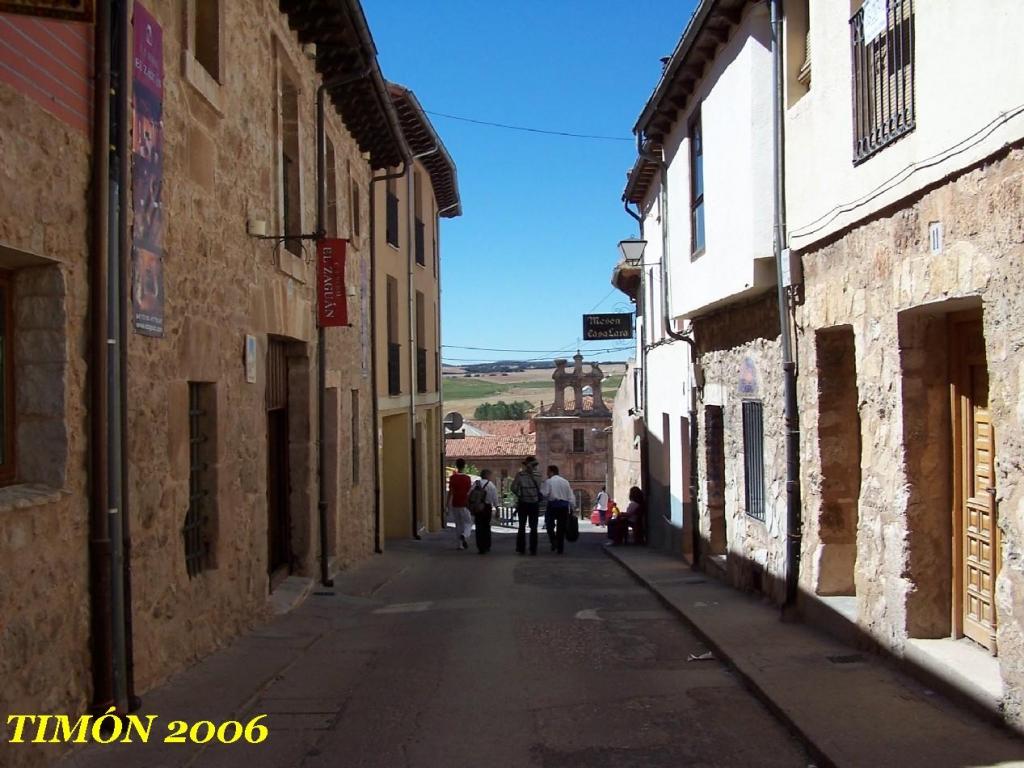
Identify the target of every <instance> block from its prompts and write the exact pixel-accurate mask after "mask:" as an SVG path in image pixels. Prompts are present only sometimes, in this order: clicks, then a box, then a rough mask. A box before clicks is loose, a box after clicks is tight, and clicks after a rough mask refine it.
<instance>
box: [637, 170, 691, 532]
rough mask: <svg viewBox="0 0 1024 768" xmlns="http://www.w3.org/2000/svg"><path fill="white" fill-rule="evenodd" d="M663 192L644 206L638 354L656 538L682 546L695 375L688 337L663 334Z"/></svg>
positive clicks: (651, 194) (654, 188)
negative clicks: (641, 349) (687, 429)
mask: <svg viewBox="0 0 1024 768" xmlns="http://www.w3.org/2000/svg"><path fill="white" fill-rule="evenodd" d="M660 194H661V186H660V184H653V185H652V187H651V190H650V192H649V195H648V199H647V200H646V201H645V204H644V206H643V210H644V227H643V233H644V238H645V239H646V240H647V242H648V245H647V248H646V250H645V252H644V292H645V295H644V299H645V301H644V312H643V315H642V321H641V322H642V324H643V326H644V328H645V331H646V332H645V337H646V338H645V340H646V342H647V346H648V349H647V354H646V357H645V358H644V357H641V358H640V359H641V360H644V359H645V360H646V370H645V375H646V376H647V402H646V405H645V410H644V416H645V421H646V424H647V444H648V450H649V454H648V461H649V466H650V472H651V481H652V483H651V485H652V486H653V488H646V489H645V493H647V495H648V497H649V501H650V514H651V525H652V528H651V531H652V543H655V544H661V545H664V546H666V547H668V548H670V549H678V548H679V546H680V542H682V531H683V503H684V501H685V500H687V499H688V497H689V487H688V483H687V478H686V477H685V476H684V467H685V466H688V463H689V454H688V453H686V452H685V451H684V448H685V446H684V444H683V441H682V439H681V436H680V429H679V425H680V422H679V419H680V417H688V415H689V414H688V412H689V402H690V387H691V382H692V380H693V379H692V372H691V367H690V348H689V346H688V345H687V344H686V343H685V342H681V341H675V340H672V339H670V338H669V337H668V335H667V334H666V333H665V324H664V311H663V305H664V299H663V282H662V280H663V276H662V269H661V262H662V254H663V247H662V244H663V240H662V234H663V230H662V223H663V222H662V218H661V209H662V206H661V202H662V201H661V198H660ZM665 414H668V417H669V429H668V432H667V433H666V432H665V430H664V426H663V424H664V415H665ZM652 490H653V493H652ZM620 495H621V493H620ZM655 528H657V530H655Z"/></svg>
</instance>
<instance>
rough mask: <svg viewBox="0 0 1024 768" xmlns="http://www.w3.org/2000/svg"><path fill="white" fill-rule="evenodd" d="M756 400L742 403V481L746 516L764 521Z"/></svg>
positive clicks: (759, 416)
mask: <svg viewBox="0 0 1024 768" xmlns="http://www.w3.org/2000/svg"><path fill="white" fill-rule="evenodd" d="M762 410H763V407H762V404H761V402H760V401H758V400H744V401H743V481H744V483H743V484H744V489H745V493H746V502H747V514H748V515H750V516H751V517H753V518H756V519H758V520H764V421H763V419H762Z"/></svg>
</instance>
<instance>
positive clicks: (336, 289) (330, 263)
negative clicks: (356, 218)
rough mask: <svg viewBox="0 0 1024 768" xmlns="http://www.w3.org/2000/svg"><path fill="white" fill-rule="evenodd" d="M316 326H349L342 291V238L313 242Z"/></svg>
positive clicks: (343, 254)
mask: <svg viewBox="0 0 1024 768" xmlns="http://www.w3.org/2000/svg"><path fill="white" fill-rule="evenodd" d="M316 285H317V311H316V319H317V327H318V328H336V327H338V326H342V325H348V324H349V322H348V306H346V303H345V302H346V300H347V296H346V291H345V241H344V240H340V239H337V238H324V239H322V240H317V241H316Z"/></svg>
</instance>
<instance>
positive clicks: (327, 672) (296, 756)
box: [26, 526, 808, 768]
mask: <svg viewBox="0 0 1024 768" xmlns="http://www.w3.org/2000/svg"><path fill="white" fill-rule="evenodd" d="M587 527H588V528H589V526H587ZM495 534H496V535H495V545H494V550H493V552H492V553H491V554H489V555H487V556H483V557H482V556H479V555H478V554H477V553H476V551H475V549H473V548H470V549H469V550H467V551H462V550H457V549H455V548H454V547H453V545H452V534H451V531H450V530H449V531H448V532H447V535H445V534H432V535H430V536H429V537H426V538H424V540H422V541H420V542H401V543H395V544H389V547H388V552H387V554H385V555H384V556H382V557H378V558H375V559H373V560H371V561H369V562H368V563H364V564H363V565H361V566H359V567H357V568H355V569H353V570H352V571H350V572H348V573H345V574H342V575H341V576H340V578H339V579H338V580H337V581H336V583H335V587H334V588H333V589H331V590H321V592H329V593H330V594H322V593H321V594H314V595H311V596H310V597H309V598H308V599H307V600H306V601H305V602H304V603H303V604H302V605H301V606H299V607H298V608H297V609H295V610H294V611H293V612H291V613H289V614H287V615H284V616H281V617H279V618H277V619H275V620H274V621H272V622H271V623H269V624H268V625H265V626H263V627H262V628H261V629H259V630H257V631H255V632H253V633H251V634H249V635H247V636H245V637H243V638H242V639H240V640H239V641H237V642H236V643H234V644H233V645H232V646H231V647H230V648H228V649H226V650H224V651H221V652H218V653H215V654H213V655H212V656H211V657H209V658H208V659H207V660H204V661H203V662H201V663H200V664H198V665H197V666H195V667H193V668H192V669H191V670H189V671H188V672H186V673H185V674H184V675H182V676H180V677H179V678H178V679H175V680H173V681H172V682H171V683H170V684H168V685H166V686H164V687H163V688H161V689H158V690H157V691H154V692H153V693H152V695H151V696H149V697H148V698H147V700H146V702H145V705H144V708H143V713H141V714H157V715H158V716H159V719H158V720H157V721H156V726H155V727H154V730H153V738H152V739H151V740H150V743H148V744H132V745H123V744H116V745H115V744H111V745H110V746H99V745H90V746H87V747H84V748H82V749H81V750H80V751H77V752H74V753H72V754H71V755H70V756H69V757H68V759H67V760H65V762H64V763H63V764H64V765H68V766H77V767H86V766H100V765H117V766H119V768H130V766H157V765H160V766H171V765H194V766H219V767H225V766H246V767H247V768H255V767H256V766H309V767H310V768H312V767H313V766H346V767H351V766H381V767H384V766H387V767H388V768H391V767H393V766H423V767H424V768H426V767H427V766H466V767H467V768H469V767H470V766H484V765H486V766H493V767H494V768H499V767H500V766H509V767H511V766H515V767H517V768H520V767H523V766H544V767H548V768H555V767H556V766H557V767H558V768H562V767H564V766H587V767H588V768H600V767H603V766H670V765H671V766H680V765H684V766H736V765H759V766H805V765H807V764H808V760H807V759H806V757H805V755H804V753H803V751H802V749H801V747H800V745H799V744H798V743H797V742H795V741H794V740H793V739H792V738H791V737H790V736H789V734H788V733H787V732H786V730H785V729H784V728H783V727H782V726H781V725H780V724H779V723H778V722H777V721H776V720H774V719H773V717H772V716H771V715H770V714H769V713H768V711H767V710H766V709H765V708H764V707H763V706H762V705H761V704H760V703H759V702H758V701H757V700H756V699H755V698H754V697H753V696H752V695H751V694H750V693H749V692H748V691H747V690H745V689H744V688H743V687H742V685H741V684H740V683H739V682H738V681H737V680H736V679H734V678H733V677H732V676H731V675H730V673H729V672H728V671H727V670H726V668H725V667H724V666H723V665H722V664H721V663H720V662H718V661H715V660H693V661H689V660H688V657H690V656H691V655H693V656H699V655H701V654H703V653H704V652H705V651H706V648H705V647H704V646H702V644H701V643H700V641H699V640H698V639H697V638H696V637H694V636H693V635H692V634H690V632H689V631H687V629H685V627H684V626H683V624H682V623H681V622H680V620H679V619H678V618H677V617H675V616H674V615H673V614H671V613H669V612H668V611H667V610H665V609H664V608H663V607H662V606H661V604H660V603H659V602H658V601H657V600H656V598H655V597H653V596H652V595H651V594H650V593H649V592H648V591H647V590H646V589H644V588H643V587H642V586H640V585H639V584H638V583H637V582H635V581H634V580H633V579H632V578H631V577H630V576H629V575H628V574H627V572H626V571H625V570H624V569H623V568H622V567H621V566H619V565H618V564H616V563H615V562H614V561H612V560H611V559H610V558H607V557H605V556H604V554H603V553H602V552H601V551H600V550H601V542H602V539H603V534H602V533H600V532H597V531H585V532H584V533H583V534H582V535H581V537H580V540H579V542H577V543H576V544H574V545H571V546H570V547H569V548H568V550H567V553H566V555H565V556H562V557H558V556H556V555H554V554H552V553H550V552H549V551H547V550H548V548H547V547H546V546H544V545H545V543H546V542H545V539H543V538H542V540H541V550H540V552H539V553H538V556H537V557H529V556H525V557H523V556H518V555H516V554H515V552H514V537H513V536H512V535H511V534H510V533H508V532H506V531H502V530H500V529H496V531H495ZM542 536H543V534H542ZM281 665H283V666H281ZM263 713H269V716H268V717H267V718H265V719H264V720H263V721H262V723H263V724H265V725H266V726H267V728H268V730H269V737H268V738H267V740H266V741H265V742H263V743H262V744H259V745H251V744H246V743H245V742H244V740H242V741H240V742H239V743H236V744H233V745H230V746H226V745H223V744H215V743H210V744H207V745H205V746H200V745H195V744H165V743H158V742H162V740H163V737H164V736H165V735H166V733H167V723H168V722H169V721H170V720H171V719H174V718H178V717H180V718H182V719H185V720H186V721H188V722H189V723H194V722H196V721H199V720H204V719H205V720H210V721H212V722H213V723H215V724H217V723H221V722H223V721H225V720H228V719H236V720H239V721H241V722H243V723H245V722H246V721H248V720H249V719H251V718H252V717H254V716H255V715H258V714H263ZM158 733H159V738H157V734H158ZM215 741H216V740H214V742H215ZM26 746H28V745H26Z"/></svg>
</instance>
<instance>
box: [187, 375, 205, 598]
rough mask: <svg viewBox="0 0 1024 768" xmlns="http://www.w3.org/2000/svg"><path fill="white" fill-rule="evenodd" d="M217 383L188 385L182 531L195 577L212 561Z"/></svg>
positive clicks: (191, 576)
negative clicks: (212, 469)
mask: <svg viewBox="0 0 1024 768" xmlns="http://www.w3.org/2000/svg"><path fill="white" fill-rule="evenodd" d="M212 398H213V385H212V384H198V383H196V382H189V385H188V444H189V461H188V465H189V466H188V477H189V483H188V494H189V495H188V512H186V513H185V524H184V525H183V526H182V529H181V533H182V537H183V538H184V545H185V570H186V571H187V572H188V577H189V578H190V579H191V578H193V577H195V576H198V575H199V574H200V573H202V572H203V571H204V570H205V569H206V568H207V567H208V566H209V561H210V536H209V530H208V526H209V520H210V504H211V499H210V485H211V474H210V460H209V459H210V457H209V454H210V451H211V446H212V443H211V441H210V438H211V426H212V411H211V409H212V404H211V400H212Z"/></svg>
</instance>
